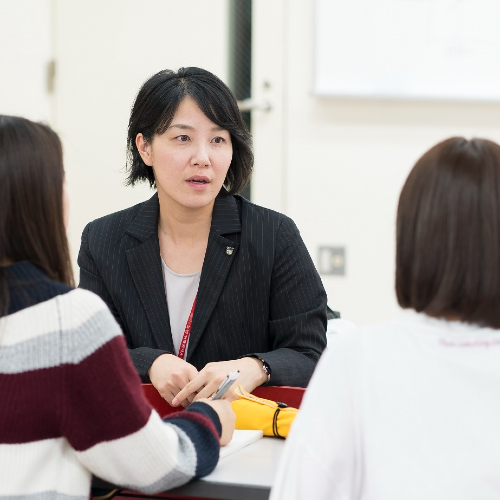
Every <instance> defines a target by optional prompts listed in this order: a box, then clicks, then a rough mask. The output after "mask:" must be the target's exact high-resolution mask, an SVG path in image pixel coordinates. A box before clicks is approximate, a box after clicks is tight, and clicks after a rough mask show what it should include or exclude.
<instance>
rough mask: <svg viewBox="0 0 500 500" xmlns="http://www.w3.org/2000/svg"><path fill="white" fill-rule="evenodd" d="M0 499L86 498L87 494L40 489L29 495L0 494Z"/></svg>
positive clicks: (66, 499) (80, 499)
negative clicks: (68, 493) (66, 493)
mask: <svg viewBox="0 0 500 500" xmlns="http://www.w3.org/2000/svg"><path fill="white" fill-rule="evenodd" d="M0 500H88V495H84V496H75V495H65V494H63V493H59V492H58V491H53V490H52V491H41V492H39V493H31V494H30V495H0Z"/></svg>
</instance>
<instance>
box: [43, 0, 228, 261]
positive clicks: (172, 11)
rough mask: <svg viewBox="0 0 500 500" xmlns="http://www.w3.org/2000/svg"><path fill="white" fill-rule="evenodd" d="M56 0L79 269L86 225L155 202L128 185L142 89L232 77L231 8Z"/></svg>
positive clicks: (59, 90) (213, 1) (60, 108)
mask: <svg viewBox="0 0 500 500" xmlns="http://www.w3.org/2000/svg"><path fill="white" fill-rule="evenodd" d="M54 1H55V60H56V61H57V75H56V82H55V85H56V88H55V114H54V117H53V124H54V126H55V128H56V130H57V131H58V132H59V133H60V135H61V138H62V140H63V142H64V149H65V163H66V171H67V181H68V188H69V194H70V200H71V211H70V227H69V238H70V245H71V250H72V254H73V259H74V262H75V266H76V257H77V254H78V249H79V246H80V235H81V232H82V230H83V228H84V226H85V224H86V223H88V222H89V221H91V220H93V219H95V218H97V217H101V216H103V215H106V214H109V213H112V212H114V211H117V210H121V209H123V208H126V207H129V206H132V205H134V204H136V203H139V202H141V201H144V200H146V199H148V198H149V197H150V196H151V195H152V194H153V191H152V190H150V189H149V186H148V185H140V186H136V187H134V188H130V187H125V186H124V180H125V173H124V166H125V158H126V156H125V147H126V137H127V125H128V118H129V114H130V108H131V106H132V103H133V101H134V98H135V96H136V94H137V92H138V90H139V87H140V86H141V84H142V83H143V82H144V81H145V80H147V79H148V78H149V77H150V76H151V75H153V74H154V73H156V72H158V71H160V70H162V69H174V70H177V69H178V68H179V67H185V66H200V67H203V68H205V69H208V70H210V71H212V72H213V73H215V74H216V75H218V76H219V77H220V78H222V79H223V80H226V79H227V63H228V56H227V50H228V49H227V47H228V19H227V3H226V2H227V0H210V2H205V1H204V0H183V1H182V2H177V1H174V0H140V1H135V0H106V1H100V0H85V1H80V0H54ZM207 20H210V22H207ZM75 269H76V267H75Z"/></svg>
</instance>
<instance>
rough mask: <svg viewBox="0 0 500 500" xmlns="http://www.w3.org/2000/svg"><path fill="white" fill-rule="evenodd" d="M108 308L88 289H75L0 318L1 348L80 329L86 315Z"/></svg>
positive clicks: (87, 317)
mask: <svg viewBox="0 0 500 500" xmlns="http://www.w3.org/2000/svg"><path fill="white" fill-rule="evenodd" d="M104 309H107V306H106V304H105V303H104V301H103V300H102V299H101V298H100V297H98V296H97V295H95V294H94V293H92V292H89V291H88V290H83V289H80V288H77V289H75V290H71V291H70V292H68V293H65V294H63V295H58V296H57V297H54V298H53V299H50V300H47V301H45V302H40V303H39V304H36V305H34V306H32V307H28V308H26V309H22V310H21V311H18V312H16V313H14V314H10V315H8V316H4V317H3V318H1V319H0V332H2V345H4V346H9V345H15V344H17V343H20V342H25V341H27V340H30V339H33V338H35V337H38V336H42V335H45V334H48V333H52V332H59V331H60V329H61V323H62V325H64V328H65V329H74V328H78V327H79V326H81V325H82V324H83V323H85V321H87V320H88V319H89V316H91V315H92V314H95V313H96V312H97V311H99V310H104Z"/></svg>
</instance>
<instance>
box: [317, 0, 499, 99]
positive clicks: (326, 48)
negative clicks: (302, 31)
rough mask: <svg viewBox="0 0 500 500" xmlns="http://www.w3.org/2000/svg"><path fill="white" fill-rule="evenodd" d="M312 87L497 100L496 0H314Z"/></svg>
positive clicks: (354, 93) (328, 92)
mask: <svg viewBox="0 0 500 500" xmlns="http://www.w3.org/2000/svg"><path fill="white" fill-rule="evenodd" d="M314 45H315V54H314V60H315V64H314V83H313V92H314V93H315V94H318V95H325V96H351V97H367V98H395V99H397V98H401V99H430V100H434V99H439V100H475V101H478V100H479V101H498V100H500V0H343V1H340V0H316V5H315V44H314Z"/></svg>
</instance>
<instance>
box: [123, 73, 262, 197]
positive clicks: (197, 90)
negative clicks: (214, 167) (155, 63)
mask: <svg viewBox="0 0 500 500" xmlns="http://www.w3.org/2000/svg"><path fill="white" fill-rule="evenodd" d="M188 96H189V97H191V98H192V99H194V100H195V101H196V103H197V104H198V106H199V107H200V109H201V110H202V112H203V113H204V114H205V116H206V117H207V118H208V119H209V120H211V121H213V122H214V123H216V124H217V125H219V126H220V127H222V128H224V129H226V130H228V131H229V133H230V134H231V141H232V145H233V158H232V161H231V166H230V168H229V170H228V172H227V175H226V179H225V181H224V186H225V187H226V189H227V190H228V192H229V193H230V194H236V193H238V192H240V191H241V190H242V189H243V188H244V187H245V186H246V184H247V183H248V181H249V180H250V176H251V174H252V169H253V161H254V157H253V151H252V138H251V136H250V133H249V131H248V129H247V127H246V125H245V122H244V121H243V118H242V116H241V113H240V110H239V109H238V104H237V102H236V98H235V97H234V95H233V93H232V92H231V90H230V89H229V87H228V86H227V85H226V84H225V83H224V82H223V81H222V80H220V79H219V78H218V77H216V76H215V75H214V74H212V73H210V72H209V71H206V70H204V69H201V68H195V67H191V68H180V69H179V70H178V71H177V72H174V71H171V70H168V69H166V70H163V71H160V72H159V73H156V74H155V75H153V76H152V77H151V78H149V79H148V80H147V81H146V82H145V83H144V84H143V85H142V87H141V89H140V90H139V93H138V94H137V97H136V99H135V102H134V105H133V106H132V110H131V112H130V120H129V125H128V136H127V165H126V170H127V172H128V177H127V184H128V185H134V184H135V183H136V182H140V181H146V180H147V181H148V182H149V184H150V186H152V187H153V186H155V177H154V172H153V169H152V168H150V167H148V166H147V165H146V164H145V163H144V162H143V160H142V158H141V156H140V154H139V151H138V150H137V146H136V144H135V139H136V137H137V134H139V133H141V134H142V135H143V136H144V139H145V140H146V141H147V142H151V141H152V140H153V137H154V136H155V135H157V134H162V133H163V132H165V131H166V130H167V128H168V127H169V126H170V124H171V123H172V120H173V118H174V115H175V112H176V111H177V108H178V107H179V104H180V103H181V101H182V100H183V99H184V98H185V97H188Z"/></svg>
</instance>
